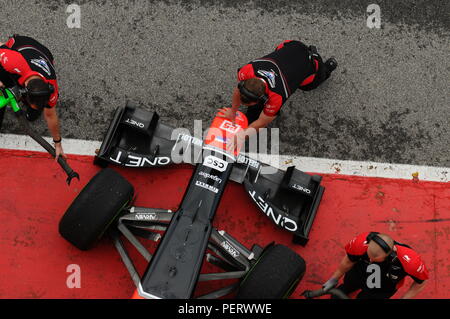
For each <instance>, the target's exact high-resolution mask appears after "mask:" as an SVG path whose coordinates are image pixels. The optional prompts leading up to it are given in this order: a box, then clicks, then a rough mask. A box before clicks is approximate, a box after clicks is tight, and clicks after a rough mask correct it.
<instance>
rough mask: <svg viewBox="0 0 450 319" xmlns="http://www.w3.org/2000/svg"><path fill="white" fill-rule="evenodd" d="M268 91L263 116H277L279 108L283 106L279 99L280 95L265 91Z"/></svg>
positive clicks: (281, 99)
mask: <svg viewBox="0 0 450 319" xmlns="http://www.w3.org/2000/svg"><path fill="white" fill-rule="evenodd" d="M267 91H269V93H268V97H269V99H268V101H267V103H266V105H265V106H264V110H263V111H264V114H265V115H267V116H275V115H277V113H278V111H279V110H280V108H281V106H282V105H283V98H282V97H281V95H279V94H277V93H275V92H272V91H270V90H266V93H267Z"/></svg>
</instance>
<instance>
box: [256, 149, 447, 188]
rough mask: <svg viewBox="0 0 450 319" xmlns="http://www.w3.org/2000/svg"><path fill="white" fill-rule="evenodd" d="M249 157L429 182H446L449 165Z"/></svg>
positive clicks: (284, 165)
mask: <svg viewBox="0 0 450 319" xmlns="http://www.w3.org/2000/svg"><path fill="white" fill-rule="evenodd" d="M248 156H249V157H251V158H253V159H257V160H258V161H260V162H262V163H265V164H269V165H271V166H274V167H277V168H280V169H286V168H288V167H289V166H294V165H295V166H296V167H297V168H298V169H300V170H302V171H305V172H310V173H319V174H321V173H322V174H342V175H351V176H363V177H381V178H394V179H407V180H414V179H418V180H421V181H431V182H443V183H445V182H449V181H450V168H448V167H432V166H418V165H407V164H390V163H377V162H363V161H345V160H336V159H325V158H315V157H301V156H294V155H280V156H275V155H266V154H256V153H253V154H248Z"/></svg>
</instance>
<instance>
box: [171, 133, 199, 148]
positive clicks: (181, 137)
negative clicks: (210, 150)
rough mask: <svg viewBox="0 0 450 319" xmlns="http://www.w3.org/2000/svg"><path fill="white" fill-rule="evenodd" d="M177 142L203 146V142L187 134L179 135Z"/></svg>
mask: <svg viewBox="0 0 450 319" xmlns="http://www.w3.org/2000/svg"><path fill="white" fill-rule="evenodd" d="M177 140H181V141H184V142H187V143H190V144H195V145H198V146H202V145H203V141H202V140H201V139H199V138H196V137H193V136H191V135H188V134H179V135H178V137H177Z"/></svg>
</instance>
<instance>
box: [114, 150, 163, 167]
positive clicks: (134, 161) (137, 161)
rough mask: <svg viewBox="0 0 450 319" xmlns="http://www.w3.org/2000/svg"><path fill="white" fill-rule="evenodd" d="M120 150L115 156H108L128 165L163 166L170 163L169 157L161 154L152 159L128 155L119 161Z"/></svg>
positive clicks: (116, 161) (115, 161)
mask: <svg viewBox="0 0 450 319" xmlns="http://www.w3.org/2000/svg"><path fill="white" fill-rule="evenodd" d="M122 153H123V152H122V151H119V152H117V155H116V157H115V158H113V157H112V156H111V157H110V158H109V159H110V160H111V161H113V162H114V163H117V164H120V165H125V166H128V167H149V166H164V165H167V164H170V158H168V157H165V156H162V157H155V158H153V159H150V158H148V157H140V156H134V155H128V156H127V157H126V158H125V160H123V161H121V157H122Z"/></svg>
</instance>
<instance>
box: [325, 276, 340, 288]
mask: <svg viewBox="0 0 450 319" xmlns="http://www.w3.org/2000/svg"><path fill="white" fill-rule="evenodd" d="M337 284H338V280H337V279H336V278H330V279H328V281H327V282H326V283H324V284H323V285H322V289H323V290H324V291H329V290H331V289H333V288H334V287H336V286H337Z"/></svg>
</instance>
